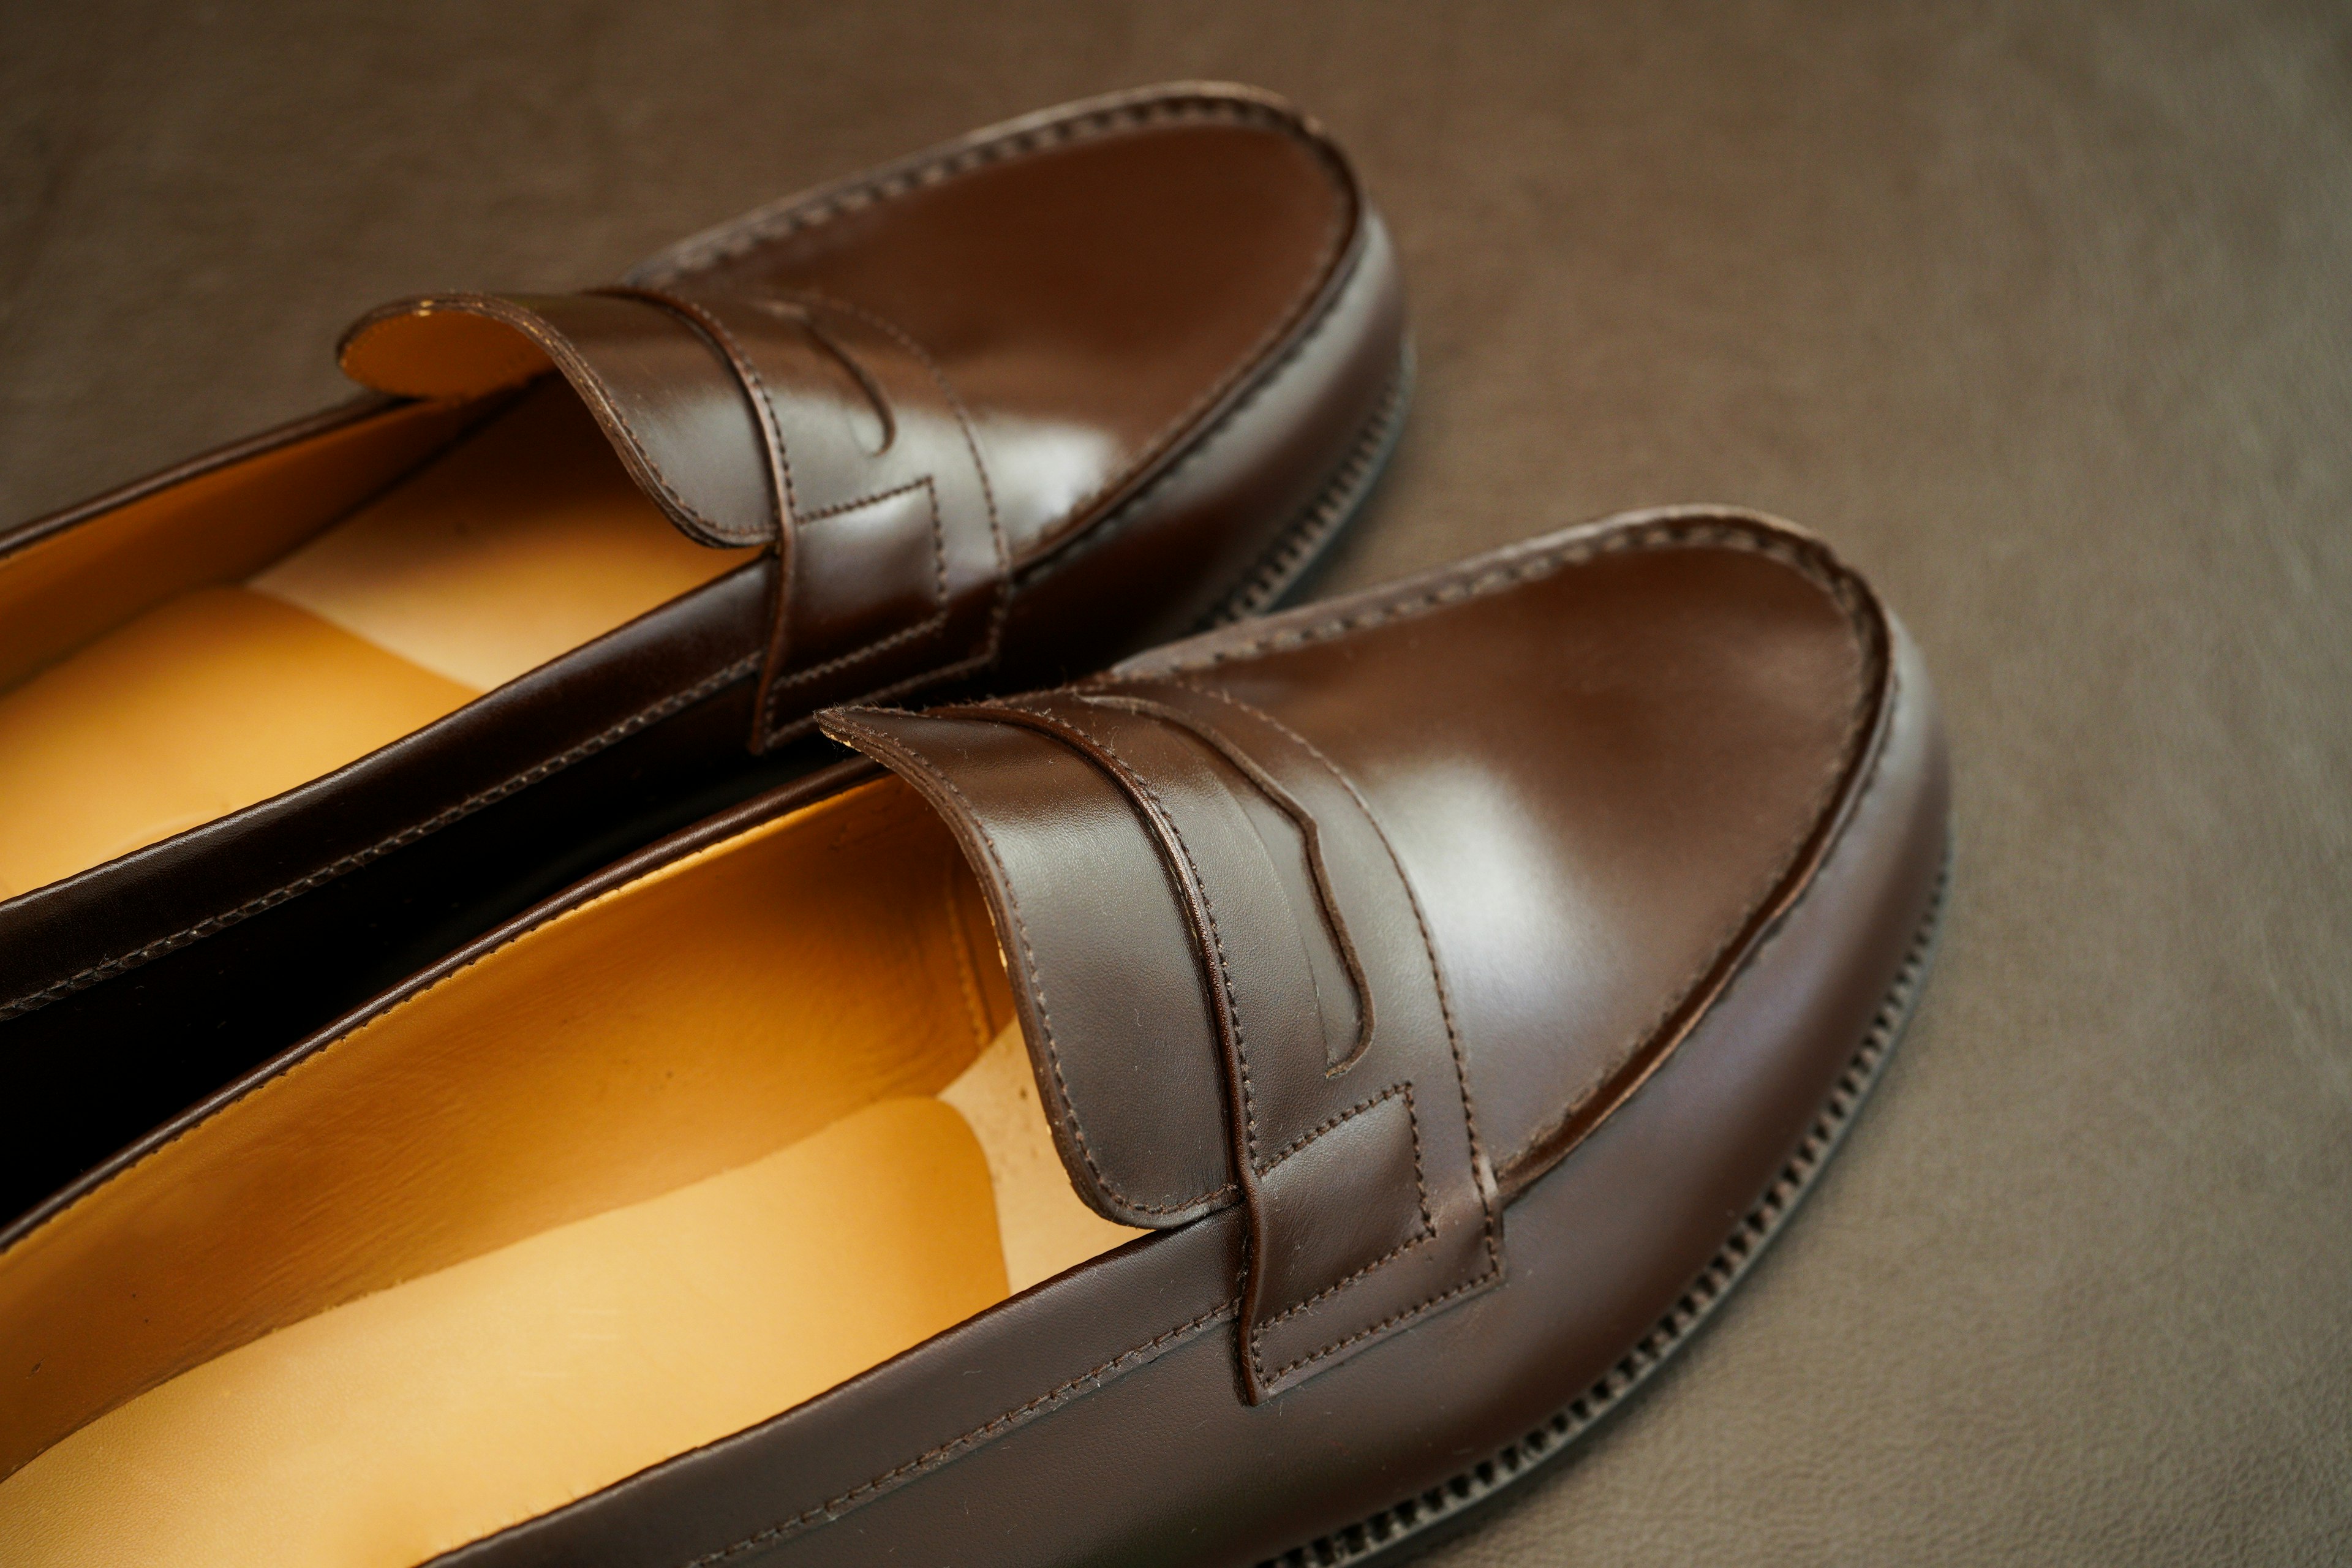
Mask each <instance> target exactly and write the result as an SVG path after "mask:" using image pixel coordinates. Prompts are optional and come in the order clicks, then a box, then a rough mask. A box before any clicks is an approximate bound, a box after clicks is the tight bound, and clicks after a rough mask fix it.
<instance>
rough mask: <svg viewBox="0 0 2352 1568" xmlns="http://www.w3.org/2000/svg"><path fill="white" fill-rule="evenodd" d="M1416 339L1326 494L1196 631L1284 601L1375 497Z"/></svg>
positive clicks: (1399, 425) (1407, 387)
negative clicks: (1374, 489) (1373, 491)
mask: <svg viewBox="0 0 2352 1568" xmlns="http://www.w3.org/2000/svg"><path fill="white" fill-rule="evenodd" d="M1412 378H1413V358H1412V343H1411V342H1406V344H1405V346H1404V348H1403V350H1402V352H1401V353H1399V354H1398V355H1397V363H1396V369H1395V370H1394V371H1393V372H1391V374H1390V376H1389V384H1388V388H1387V390H1386V391H1384V392H1382V393H1381V401H1380V404H1379V405H1378V406H1376V407H1375V408H1374V409H1373V410H1372V416H1371V417H1370V419H1368V420H1366V421H1365V423H1364V428H1363V433H1362V434H1361V435H1360V436H1359V437H1357V438H1356V444H1355V446H1354V447H1350V448H1349V452H1348V455H1347V457H1346V458H1343V459H1342V460H1341V461H1340V464H1339V468H1337V469H1336V470H1335V471H1334V472H1333V473H1332V475H1331V478H1330V479H1329V481H1328V483H1327V484H1325V486H1324V488H1323V493H1322V494H1321V495H1319V496H1318V497H1316V498H1315V501H1314V504H1313V505H1311V506H1309V507H1308V508H1307V510H1305V511H1304V512H1302V513H1300V514H1299V517H1298V519H1297V521H1294V522H1293V523H1292V524H1291V525H1290V526H1289V527H1288V528H1286V529H1284V530H1283V531H1282V535H1281V537H1280V538H1278V539H1276V541H1275V542H1274V546H1273V548H1272V549H1270V550H1268V551H1267V552H1265V554H1264V555H1262V556H1260V557H1259V558H1258V563H1257V564H1256V565H1255V567H1253V568H1251V570H1250V573H1249V574H1248V575H1247V576H1246V577H1244V578H1243V579H1242V581H1241V584H1240V586H1238V587H1236V588H1235V589H1234V591H1233V592H1232V593H1231V594H1229V595H1226V596H1225V599H1224V601H1223V603H1222V604H1220V605H1218V606H1217V607H1216V608H1215V609H1213V610H1212V611H1210V612H1209V613H1208V614H1207V615H1206V616H1202V618H1201V620H1200V623H1199V624H1198V625H1197V626H1195V627H1194V628H1193V629H1194V630H1196V631H1207V630H1209V629H1210V628H1211V627H1213V626H1226V625H1230V624H1231V623H1232V622H1234V621H1241V620H1247V619H1249V618H1250V617H1251V616H1262V615H1264V614H1265V613H1266V612H1267V611H1268V610H1271V609H1274V608H1275V607H1276V606H1277V605H1280V604H1281V603H1282V601H1283V600H1284V599H1285V598H1286V596H1288V595H1289V594H1290V592H1291V590H1292V589H1294V588H1296V587H1297V586H1298V584H1299V580H1300V579H1301V578H1303V577H1305V576H1306V575H1307V569H1308V568H1309V567H1311V566H1313V565H1314V564H1315V563H1316V562H1317V561H1318V560H1319V559H1321V557H1322V554H1323V552H1324V551H1326V550H1327V549H1328V548H1330V545H1331V542H1332V541H1333V540H1335V539H1337V538H1339V534H1340V533H1341V531H1344V530H1345V529H1346V528H1347V526H1348V524H1349V523H1350V522H1352V521H1355V518H1356V514H1357V513H1358V512H1360V511H1361V510H1363V509H1364V503H1365V502H1366V501H1367V500H1370V499H1371V493H1372V489H1373V487H1374V486H1376V485H1377V484H1378V483H1379V482H1380V478H1381V474H1382V473H1384V472H1386V471H1387V468H1388V466H1389V458H1391V456H1392V455H1393V454H1394V453H1395V451H1396V445H1397V440H1398V438H1399V437H1402V435H1403V434H1404V416H1405V410H1406V409H1407V408H1408V407H1409V406H1411V405H1412Z"/></svg>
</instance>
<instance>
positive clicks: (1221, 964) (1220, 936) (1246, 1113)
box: [1008, 703, 1265, 1171]
mask: <svg viewBox="0 0 2352 1568" xmlns="http://www.w3.org/2000/svg"><path fill="white" fill-rule="evenodd" d="M1008 706H1012V707H1018V708H1021V709H1022V710H1023V711H1024V712H1029V713H1035V714H1036V716H1037V717H1038V718H1041V719H1044V720H1045V721H1047V722H1048V723H1052V724H1057V725H1060V726H1062V727H1063V728H1065V729H1067V730H1070V731H1074V732H1076V733H1077V734H1080V735H1083V736H1085V737H1086V738H1087V740H1089V741H1091V742H1094V743H1095V744H1096V745H1097V746H1100V747H1101V748H1102V749H1103V754H1104V755H1106V756H1108V758H1110V760H1111V761H1113V762H1115V763H1118V765H1119V767H1120V768H1121V769H1122V770H1124V771H1125V772H1126V773H1127V775H1128V776H1129V778H1130V779H1132V780H1133V781H1134V783H1135V787H1136V788H1137V789H1138V790H1139V791H1141V792H1142V795H1143V797H1144V798H1145V799H1146V800H1148V801H1150V803H1151V806H1152V809H1153V810H1154V811H1156V812H1157V813H1159V816H1160V821H1162V822H1164V823H1166V824H1167V825H1168V833H1169V837H1171V838H1173V839H1174V840H1175V841H1176V847H1177V849H1178V851H1179V852H1180V853H1181V854H1182V855H1183V857H1184V864H1185V866H1186V867H1187V868H1190V869H1191V871H1192V886H1193V887H1194V888H1196V889H1199V890H1200V894H1201V913H1202V916H1203V917H1204V918H1205V919H1206V920H1207V921H1208V922H1209V942H1210V945H1211V946H1212V947H1213V948H1214V949H1215V951H1216V954H1217V976H1218V980H1219V983H1220V985H1221V987H1222V989H1223V991H1224V994H1225V1016H1227V1017H1228V1018H1231V1019H1232V1020H1233V1025H1234V1060H1235V1062H1237V1063H1238V1064H1239V1066H1240V1068H1241V1086H1242V1121H1243V1138H1244V1147H1245V1149H1246V1152H1247V1157H1248V1159H1249V1162H1250V1164H1251V1167H1252V1168H1253V1169H1255V1170H1259V1171H1263V1170H1264V1169H1265V1167H1262V1166H1260V1165H1259V1164H1258V1163H1257V1110H1256V1101H1255V1098H1254V1096H1253V1095H1252V1093H1251V1090H1250V1070H1249V1038H1248V1035H1247V1033H1246V1031H1245V1030H1244V1028H1243V1026H1242V1005H1241V998H1240V997H1239V996H1238V995H1237V994H1235V992H1234V970H1233V965H1232V963H1230V962H1228V961H1227V959H1226V956H1225V938H1224V933H1223V931H1220V930H1219V929H1218V927H1217V909H1216V904H1215V901H1214V900H1212V899H1211V898H1210V897H1209V884H1208V879H1206V878H1204V877H1202V875H1201V863H1200V861H1199V860H1197V859H1195V858H1193V855H1192V846H1191V845H1190V844H1188V843H1186V842H1185V841H1184V830H1183V829H1182V828H1181V827H1179V826H1176V819H1175V817H1174V816H1172V815H1171V814H1170V812H1169V810H1168V804H1167V802H1165V801H1163V800H1161V799H1160V792H1159V791H1158V790H1155V789H1153V788H1152V787H1151V784H1150V781H1149V780H1148V779H1146V778H1145V777H1144V776H1143V775H1142V774H1141V773H1138V772H1137V771H1136V769H1135V767H1134V765H1133V764H1132V763H1129V761H1128V760H1127V759H1126V758H1125V757H1123V756H1120V755H1119V753H1118V747H1116V746H1114V745H1112V744H1111V743H1110V742H1109V741H1108V740H1107V739H1105V738H1104V737H1103V736H1102V735H1101V734H1100V733H1099V732H1098V731H1096V730H1095V729H1094V728H1093V727H1092V726H1090V725H1087V724H1083V723H1080V722H1079V721H1076V720H1075V719H1071V718H1068V717H1066V716H1065V715H1062V714H1058V713H1039V712H1037V710H1035V709H1033V708H1029V707H1026V706H1025V705H1024V704H1021V703H1012V704H1008Z"/></svg>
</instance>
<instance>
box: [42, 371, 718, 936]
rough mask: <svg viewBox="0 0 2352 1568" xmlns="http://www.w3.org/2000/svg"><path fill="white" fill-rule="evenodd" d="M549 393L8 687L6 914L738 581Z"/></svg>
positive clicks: (587, 424)
mask: <svg viewBox="0 0 2352 1568" xmlns="http://www.w3.org/2000/svg"><path fill="white" fill-rule="evenodd" d="M748 553H749V552H743V551H722V550H711V549H708V548H706V547H704V546H702V545H698V544H696V543H694V542H692V541H690V540H688V539H687V538H686V537H684V536H683V535H682V534H680V533H679V532H678V531H677V530H676V529H675V528H673V527H671V526H670V524H669V522H668V521H667V519H665V518H664V517H663V516H662V515H661V513H660V512H659V511H658V510H656V508H655V507H654V505H653V503H652V502H650V501H648V500H646V498H645V496H644V494H643V493H642V492H641V491H639V490H638V489H637V488H636V486H635V484H634V483H632V482H631V481H630V479H629V478H628V475H627V474H626V472H625V470H624V469H623V468H621V465H620V461H619V459H618V458H615V457H614V455H613V451H612V448H611V447H609V446H608V445H607V444H606V443H605V440H604V437H603V436H602V435H601V434H599V433H598V431H597V429H596V427H595V426H594V423H593V421H592V420H591V419H590V418H589V417H588V416H587V413H586V412H585V410H583V408H582V407H581V406H580V405H579V400H578V399H577V398H576V397H575V396H574V395H572V393H571V392H570V391H569V390H568V389H567V388H565V387H563V386H562V385H561V384H554V383H549V384H544V385H542V386H541V387H539V388H537V389H535V390H534V391H532V392H531V393H530V394H528V395H526V396H525V397H524V398H523V399H522V400H521V401H520V403H519V404H517V405H515V406H514V407H513V408H511V409H509V410H508V411H507V412H506V413H504V414H502V415H500V416H499V417H497V418H496V419H494V420H492V421H491V422H490V423H489V424H488V425H487V426H484V427H482V428H481V429H479V430H478V431H476V432H475V433H474V434H472V435H471V436H469V437H467V438H466V439H465V440H463V441H461V442H460V443H458V444H457V446H456V447H452V448H451V449H450V450H448V451H447V452H446V453H445V454H443V455H442V456H441V457H440V458H437V459H436V460H435V461H433V462H431V463H429V464H427V465H425V467H424V468H421V469H419V470H418V471H417V472H415V474H412V475H411V476H410V477H409V478H408V479H405V480H404V481H403V482H402V483H401V484H399V485H398V486H396V487H394V489H391V490H389V491H387V492H386V493H384V494H383V495H382V496H380V497H378V498H377V499H376V500H373V501H371V502H369V503H368V504H367V505H365V506H362V507H361V508H360V509H359V510H356V511H355V512H353V513H352V515H351V516H350V517H349V518H347V519H346V520H344V521H341V522H340V523H338V524H336V525H335V526H334V527H332V528H331V529H329V530H327V531H325V532H324V533H321V534H320V535H319V536H318V537H316V538H314V539H312V540H311V541H310V542H308V543H307V544H304V545H302V546H301V547H300V548H299V549H297V550H295V551H293V552H291V553H289V554H288V555H286V556H285V557H283V558H282V559H280V560H279V561H278V562H277V563H274V564H272V565H271V566H269V567H268V568H267V569H266V570H264V571H262V572H261V573H260V574H257V576H255V577H253V578H252V579H251V580H250V581H249V582H248V583H247V584H246V585H244V586H242V587H238V586H213V587H202V588H198V589H195V590H194V591H193V592H190V593H188V594H185V595H182V596H180V597H178V598H176V599H172V600H168V601H166V602H165V603H163V604H162V605H158V606H157V607H155V608H154V609H152V610H150V611H148V612H146V613H145V614H144V615H142V616H138V617H136V618H134V619H132V620H131V621H130V622H128V623H127V624H125V625H123V626H118V627H117V628H115V629H114V630H113V631H111V632H110V633H108V634H106V635H105V636H103V637H99V638H97V639H95V640H94V641H92V642H89V643H87V644H85V645H84V646H83V647H80V648H79V649H77V650H76V651H75V652H73V653H71V654H69V655H68V656H67V657H66V658H63V659H60V660H58V662H57V663H55V664H53V665H51V666H49V667H48V668H46V669H44V670H42V671H40V672H39V673H37V674H36V675H34V676H32V677H31V678H30V679H26V680H25V681H24V682H22V683H20V684H19V685H18V686H16V688H15V689H12V690H8V691H5V692H0V898H5V897H8V896H11V895H13V894H15V893H20V892H26V891H30V890H31V889H35V888H38V887H42V886H45V885H47V883H49V882H53V881H56V880H58V879H59V878H62V877H68V876H71V875H72V874H73V873H75V872H77V871H80V870H85V869H88V868H90V867H92V866H96V865H100V864H102V863H104V862H105V861H107V860H110V859H112V858H114V857H116V856H118V855H122V854H127V853H129V852H130V851H131V850H132V849H136V848H139V847H142V846H143V845H147V844H152V843H154V842H156V841H158V840H160V839H163V838H166V837H171V836H172V835H173V834H174V833H178V832H182V831H184V829H186V828H189V827H192V826H196V825H197V824H199V823H203V822H208V821H210V820H212V819H213V818H215V817H217V816H225V815H226V814H227V813H229V812H232V811H236V810H239V809H241V808H243V807H245V806H247V805H253V804H255V803H256V802H258V801H263V800H267V799H268V798H269V797H271V796H272V795H279V794H282V793H283V792H284V791H286V790H289V789H291V788H293V787H295V786H296V785H298V784H304V783H307V782H308V781H310V780H311V779H313V778H316V777H318V776H320V774H322V773H330V772H331V771H333V770H334V769H336V768H338V767H341V766H342V765H343V764H345V763H350V762H353V761H356V760H357V759H358V758H360V757H362V756H365V755H366V754H367V753H368V752H373V751H374V750H376V749H377V748H378V747H380V746H383V745H385V744H387V743H389V742H393V741H395V740H397V739H399V738H400V737H401V736H403V735H404V734H407V733H409V732H410V731H414V730H415V729H418V728H420V727H422V726H423V725H425V724H427V723H430V722H431V721H434V720H436V719H438V718H440V717H441V716H442V715H444V714H446V713H448V712H450V711H452V710H455V709H457V708H458V707H461V706H463V705H464V704H465V703H466V702H467V701H470V700H472V699H473V698H475V697H477V696H478V695H479V694H481V693H482V692H484V691H486V690H488V689H491V688H492V687H495V686H499V685H502V684H504V683H505V682H506V681H509V680H511V679H514V678H515V677H516V676H519V675H520V674H522V673H524V672H525V671H527V670H529V669H531V668H535V667H537V666H539V665H541V664H543V663H545V662H546V661H547V660H549V659H551V658H556V657H557V656H559V655H561V654H562V653H565V652H567V651H568V650H570V649H572V648H573V647H578V646H579V645H580V644H582V643H584V642H587V641H589V640H591V639H593V638H594V637H598V636H601V635H602V634H604V632H607V631H610V630H612V629H613V628H614V626H620V625H621V624H623V623H624V622H625V621H628V620H630V619H632V618H634V617H635V616H639V615H642V614H644V613H645V612H646V611H647V610H650V609H653V608H655V607H656V605H661V604H663V603H665V602H667V600H669V599H672V598H675V597H677V595H679V594H682V593H685V592H687V591H688V590H689V589H691V588H694V587H697V586H698V585H700V584H703V583H706V582H708V581H709V580H710V579H711V578H713V577H715V576H717V575H719V574H720V573H722V572H725V571H727V570H729V569H730V568H731V567H733V566H735V565H738V564H740V563H741V561H742V560H743V559H745V558H746V556H747V554H748Z"/></svg>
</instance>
